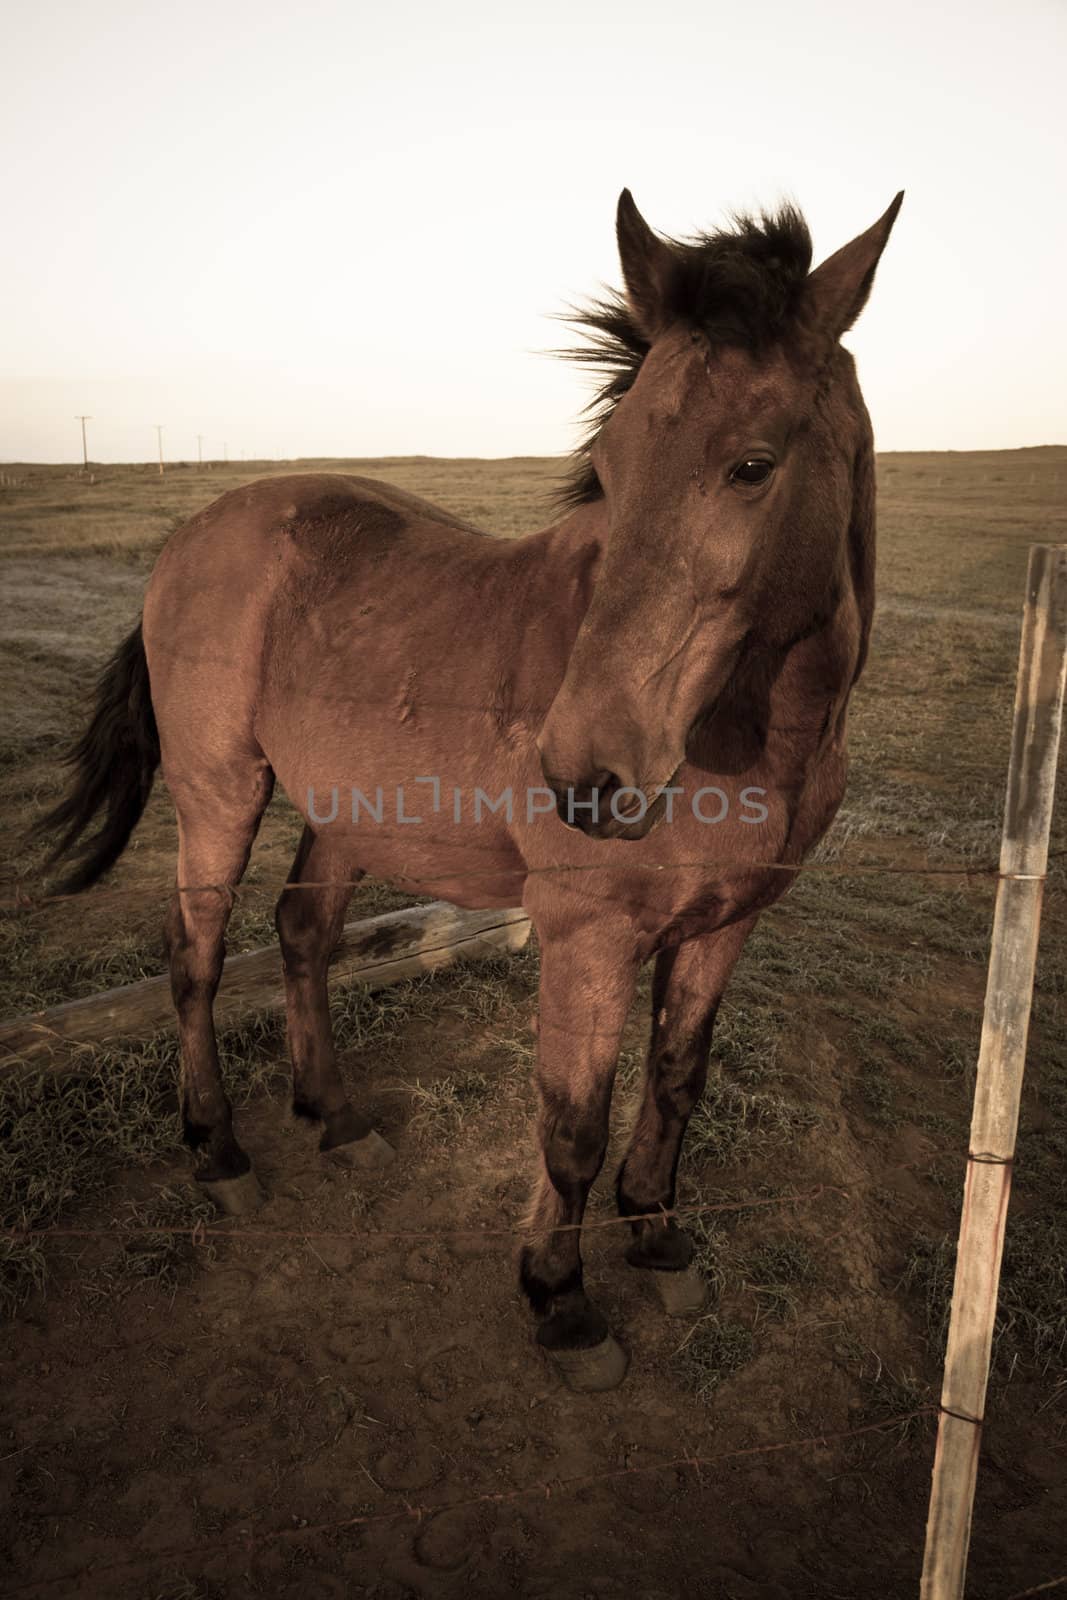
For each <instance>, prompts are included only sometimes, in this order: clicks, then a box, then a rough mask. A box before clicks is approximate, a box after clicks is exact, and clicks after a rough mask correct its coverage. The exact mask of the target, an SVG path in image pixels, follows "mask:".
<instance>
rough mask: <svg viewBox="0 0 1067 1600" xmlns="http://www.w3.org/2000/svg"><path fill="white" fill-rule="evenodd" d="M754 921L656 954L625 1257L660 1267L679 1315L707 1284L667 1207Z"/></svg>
mask: <svg viewBox="0 0 1067 1600" xmlns="http://www.w3.org/2000/svg"><path fill="white" fill-rule="evenodd" d="M755 921H756V919H755V917H754V916H753V917H746V918H745V920H744V921H743V922H738V923H735V924H734V925H733V926H731V927H729V928H724V929H722V930H721V931H720V932H718V933H712V934H707V935H706V936H705V937H703V938H699V939H690V940H687V942H686V943H685V944H682V945H678V946H676V947H674V948H672V949H669V950H664V951H663V952H662V953H661V954H660V955H659V956H657V958H656V968H655V974H654V977H653V982H652V1035H651V1039H650V1042H649V1049H648V1062H647V1066H646V1069H645V1081H644V1090H643V1094H642V1097H641V1105H640V1109H639V1111H638V1114H637V1121H636V1123H635V1124H634V1129H633V1134H632V1136H631V1139H630V1146H629V1149H628V1150H627V1152H626V1158H625V1160H624V1161H623V1164H622V1166H621V1168H620V1169H619V1175H618V1180H617V1185H616V1194H617V1197H618V1205H619V1213H620V1215H621V1216H624V1217H629V1218H632V1219H633V1221H632V1230H633V1236H634V1237H633V1241H632V1243H631V1245H630V1247H629V1249H628V1251H627V1253H626V1259H627V1260H628V1261H629V1262H630V1264H631V1266H635V1267H649V1268H652V1269H654V1279H653V1281H654V1282H655V1284H656V1287H657V1289H658V1290H659V1293H660V1298H661V1300H662V1301H663V1304H664V1306H665V1308H666V1309H667V1311H668V1312H670V1313H671V1314H672V1315H677V1316H681V1315H686V1314H689V1313H693V1312H695V1311H698V1310H699V1309H700V1307H701V1305H702V1304H703V1301H704V1295H705V1290H704V1283H703V1279H702V1278H701V1277H700V1275H699V1274H698V1272H697V1271H696V1269H695V1268H693V1267H691V1266H690V1262H691V1260H692V1256H693V1244H692V1240H691V1239H690V1238H689V1236H688V1234H687V1233H686V1232H685V1231H684V1230H683V1229H682V1228H680V1227H679V1226H678V1224H677V1222H676V1221H675V1220H674V1219H673V1218H671V1217H664V1216H663V1212H665V1211H670V1210H672V1209H673V1207H674V1201H675V1189H676V1182H677V1174H678V1159H679V1156H680V1155H681V1150H682V1140H683V1139H684V1137H685V1130H686V1127H687V1126H688V1123H689V1118H690V1115H691V1113H692V1111H693V1107H694V1106H695V1105H696V1103H697V1101H698V1100H699V1099H700V1096H701V1094H702V1093H703V1089H704V1084H705V1081H706V1079H707V1075H708V1055H709V1052H710V1049H711V1035H712V1029H713V1027H714V1024H715V1016H716V1013H717V1011H718V1009H719V1002H720V1000H721V999H722V995H723V991H724V990H725V988H726V985H727V982H728V980H729V977H730V974H731V972H732V971H733V969H734V965H735V963H736V961H737V958H738V956H739V955H740V954H741V950H742V947H743V946H744V943H745V940H746V939H747V938H748V936H749V934H750V933H751V931H752V928H753V925H754V924H755Z"/></svg>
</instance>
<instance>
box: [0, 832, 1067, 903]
mask: <svg viewBox="0 0 1067 1600" xmlns="http://www.w3.org/2000/svg"><path fill="white" fill-rule="evenodd" d="M434 842H435V841H430V843H434ZM436 842H441V841H436ZM1061 857H1067V847H1064V848H1062V849H1057V850H1051V851H1049V855H1048V859H1049V860H1050V861H1054V860H1059V859H1060V858H1061ZM707 870H713V871H716V872H722V873H732V872H736V873H752V872H785V873H793V874H799V873H805V874H806V873H811V872H826V873H837V874H839V875H841V876H844V877H853V876H857V877H860V876H875V877H877V876H891V877H929V878H944V877H962V878H987V879H991V880H994V881H998V882H1019V883H1046V884H1047V883H1048V880H1049V878H1050V877H1052V878H1053V879H1056V878H1058V877H1059V875H1060V874H1059V872H1058V870H1057V869H1055V868H1054V869H1053V871H1052V873H1051V874H1050V873H1048V872H1002V871H1001V870H1000V866H999V863H997V864H992V863H986V864H985V865H967V864H965V863H962V862H950V863H946V865H944V866H940V867H939V866H930V865H926V866H907V865H899V864H896V863H889V862H879V861H859V862H849V861H843V862H842V861H797V862H792V861H754V860H751V859H746V858H742V857H728V858H727V859H725V860H723V859H718V858H702V859H699V860H695V861H634V862H632V863H627V864H626V865H625V866H622V865H621V864H620V863H618V862H607V861H605V862H551V863H546V864H545V865H543V866H531V867H528V866H521V867H518V866H516V867H510V866H507V865H503V866H497V867H471V868H462V869H460V868H457V869H456V870H454V871H452V872H441V873H425V872H418V873H406V872H391V873H389V875H388V877H387V878H385V877H383V878H381V879H378V880H376V881H381V882H387V883H391V884H392V883H396V884H399V883H413V884H433V883H451V884H455V883H458V882H459V883H461V882H466V881H467V880H468V879H474V878H492V879H497V880H498V879H500V878H506V877H514V878H516V879H518V878H532V877H543V876H547V875H551V874H554V873H559V874H564V873H573V874H589V873H597V872H600V873H603V872H607V873H614V874H616V875H618V876H622V877H628V876H629V875H630V874H631V873H633V872H639V873H666V872H696V871H707ZM358 882H359V879H358V878H314V879H306V880H299V881H294V882H286V883H282V884H277V885H271V884H261V883H245V882H240V881H238V882H236V883H190V884H174V885H172V886H169V887H168V888H166V889H158V888H157V889H155V890H150V889H148V888H145V887H143V886H141V885H139V884H124V885H121V886H105V887H103V888H91V889H87V890H78V891H75V892H73V893H65V894H41V895H32V894H27V893H25V892H24V891H23V890H22V889H21V888H16V890H15V892H14V894H13V895H12V896H11V897H10V898H9V899H4V900H0V910H5V911H36V910H39V909H40V908H41V907H43V906H46V905H57V904H61V903H63V902H65V901H71V900H78V901H80V902H81V903H82V904H86V903H87V902H90V901H93V902H95V901H99V900H106V899H112V898H119V897H122V898H130V897H132V896H134V895H137V896H140V897H142V898H146V897H148V896H149V895H151V894H157V895H158V894H159V893H171V894H228V895H231V896H232V897H233V898H234V899H235V900H236V899H239V898H240V897H241V896H242V895H246V894H278V895H282V894H289V893H292V892H293V891H294V890H298V889H354V888H355V887H356V885H357V883H358Z"/></svg>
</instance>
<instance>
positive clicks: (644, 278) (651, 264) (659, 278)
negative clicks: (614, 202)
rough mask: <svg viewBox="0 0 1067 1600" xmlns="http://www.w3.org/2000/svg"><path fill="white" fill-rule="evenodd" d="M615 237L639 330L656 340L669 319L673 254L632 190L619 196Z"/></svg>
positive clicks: (631, 308)
mask: <svg viewBox="0 0 1067 1600" xmlns="http://www.w3.org/2000/svg"><path fill="white" fill-rule="evenodd" d="M615 236H616V238H617V239H618V241H619V260H620V262H621V263H622V276H623V282H624V283H625V284H626V298H627V300H628V301H629V302H630V310H631V311H632V312H633V314H634V317H635V318H636V321H637V325H638V327H639V329H640V331H641V332H642V333H643V334H644V335H645V337H646V338H648V339H653V338H655V336H656V334H657V332H658V331H659V329H660V328H661V327H662V325H663V323H664V322H665V321H666V309H667V297H668V292H669V287H670V279H671V273H672V270H673V267H674V255H673V253H672V251H671V248H670V246H669V245H668V244H666V243H665V242H664V241H663V240H662V239H660V238H658V237H657V235H656V234H654V233H653V232H652V229H651V228H650V227H649V225H648V223H647V222H646V221H645V219H644V217H643V216H642V215H641V213H640V211H638V209H637V207H636V205H635V204H634V197H633V195H632V194H631V193H630V191H629V189H624V190H623V191H622V194H621V195H620V196H619V209H618V212H617V213H616V217H615Z"/></svg>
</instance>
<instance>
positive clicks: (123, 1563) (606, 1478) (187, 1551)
mask: <svg viewBox="0 0 1067 1600" xmlns="http://www.w3.org/2000/svg"><path fill="white" fill-rule="evenodd" d="M942 1409H943V1408H942V1407H941V1406H938V1405H932V1404H931V1405H925V1406H917V1407H916V1408H915V1409H914V1410H912V1411H905V1412H901V1413H900V1414H899V1415H897V1416H892V1417H886V1418H884V1419H883V1420H881V1421H879V1422H869V1423H865V1424H864V1425H863V1426H861V1427H858V1428H841V1429H834V1430H832V1431H831V1430H828V1431H826V1432H823V1433H817V1434H812V1435H810V1436H809V1437H807V1438H804V1439H781V1440H776V1441H774V1442H773V1443H770V1444H761V1445H746V1446H742V1447H740V1448H738V1449H735V1450H723V1451H720V1452H719V1454H718V1455H714V1456H701V1455H695V1454H693V1453H691V1452H686V1453H685V1454H683V1455H678V1456H673V1457H671V1458H670V1459H669V1460H667V1461H651V1462H642V1463H639V1464H638V1465H636V1466H629V1465H628V1466H623V1467H606V1468H601V1469H600V1470H598V1471H596V1472H581V1473H574V1474H571V1475H570V1476H568V1477H565V1478H555V1479H548V1480H545V1481H543V1482H540V1483H532V1484H525V1485H523V1486H522V1487H520V1488H515V1489H494V1490H486V1491H484V1492H482V1493H480V1494H472V1495H464V1496H462V1497H461V1498H459V1499H453V1500H439V1501H436V1502H433V1501H432V1502H430V1503H429V1504H427V1503H424V1502H418V1503H412V1502H411V1501H410V1500H408V1499H406V1498H405V1499H402V1500H397V1501H395V1502H394V1504H393V1505H391V1506H390V1507H388V1508H387V1509H383V1510H381V1511H369V1512H359V1513H356V1514H355V1515H353V1516H349V1517H339V1518H337V1519H335V1520H332V1521H328V1522H316V1523H309V1524H308V1525H307V1526H304V1527H301V1526H296V1527H292V1526H290V1527H281V1528H266V1529H262V1530H256V1529H255V1528H252V1527H248V1526H247V1525H244V1524H237V1525H235V1526H234V1527H233V1528H230V1529H227V1532H226V1535H225V1537H224V1538H221V1539H212V1540H199V1541H197V1542H196V1543H195V1544H186V1545H170V1546H168V1547H166V1548H165V1549H162V1550H159V1549H157V1550H151V1551H141V1552H138V1553H136V1554H132V1555H128V1556H124V1557H122V1558H120V1559H119V1560H118V1561H111V1562H108V1563H106V1564H105V1565H103V1566H97V1565H95V1564H90V1565H88V1566H85V1567H79V1568H75V1569H69V1570H68V1571H66V1572H62V1573H56V1574H54V1575H53V1576H51V1577H48V1578H37V1579H31V1580H30V1581H29V1582H28V1583H23V1584H17V1585H16V1586H15V1587H14V1588H10V1589H7V1590H6V1591H5V1593H7V1594H9V1595H15V1594H29V1593H32V1592H33V1591H34V1590H41V1589H52V1588H55V1586H56V1585H57V1584H60V1583H74V1582H78V1581H79V1580H81V1579H83V1578H86V1577H90V1576H92V1577H100V1576H103V1575H105V1574H108V1573H115V1572H121V1571H124V1570H127V1569H128V1568H130V1567H142V1566H146V1565H160V1564H161V1563H163V1562H166V1561H173V1560H175V1559H178V1558H188V1557H190V1556H195V1557H200V1558H204V1557H211V1556H214V1555H222V1554H226V1555H228V1554H230V1552H231V1551H234V1550H238V1551H240V1553H241V1555H242V1556H243V1557H244V1558H245V1559H246V1560H251V1559H252V1558H253V1557H254V1556H255V1555H256V1554H257V1553H258V1552H259V1551H260V1550H262V1549H263V1548H264V1547H265V1546H267V1545H271V1544H277V1543H279V1542H281V1541H283V1540H294V1539H295V1540H297V1541H299V1540H301V1539H316V1538H320V1537H322V1536H324V1535H330V1534H338V1533H343V1532H344V1531H345V1530H346V1529H350V1528H368V1527H374V1526H384V1525H385V1524H389V1523H394V1522H401V1521H405V1520H406V1521H413V1522H416V1523H417V1524H418V1525H419V1526H420V1527H421V1526H422V1524H424V1523H426V1522H428V1521H430V1520H431V1519H433V1518H437V1517H441V1516H444V1515H446V1514H448V1513H451V1512H456V1511H469V1510H472V1509H474V1508H475V1507H479V1506H493V1505H508V1504H511V1503H512V1502H514V1501H516V1500H525V1499H532V1498H535V1497H537V1498H541V1499H544V1500H551V1499H552V1498H553V1497H559V1496H560V1495H564V1494H573V1493H575V1492H577V1491H578V1490H581V1489H588V1488H593V1487H595V1486H597V1485H599V1484H602V1483H611V1482H614V1481H617V1480H619V1479H623V1478H628V1477H643V1476H645V1475H647V1474H649V1473H657V1472H694V1473H696V1475H697V1478H698V1479H700V1475H701V1473H702V1472H704V1471H705V1470H707V1469H709V1468H712V1467H718V1466H721V1465H723V1464H724V1463H725V1462H728V1461H740V1460H743V1459H745V1458H751V1457H755V1456H766V1455H775V1454H781V1453H783V1452H785V1451H790V1450H805V1449H820V1448H821V1449H826V1448H828V1447H829V1446H830V1445H832V1444H838V1443H843V1442H844V1441H846V1440H848V1439H858V1438H861V1437H862V1436H863V1435H865V1434H872V1433H887V1432H888V1431H889V1430H890V1429H894V1428H902V1427H905V1426H906V1425H907V1424H908V1423H909V1422H913V1421H915V1420H917V1419H918V1418H920V1417H929V1416H937V1415H938V1414H939V1412H940V1411H941V1410H942Z"/></svg>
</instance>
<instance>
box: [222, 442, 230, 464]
mask: <svg viewBox="0 0 1067 1600" xmlns="http://www.w3.org/2000/svg"><path fill="white" fill-rule="evenodd" d="M222 459H223V461H229V459H230V447H229V445H228V444H224V445H223V447H222Z"/></svg>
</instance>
